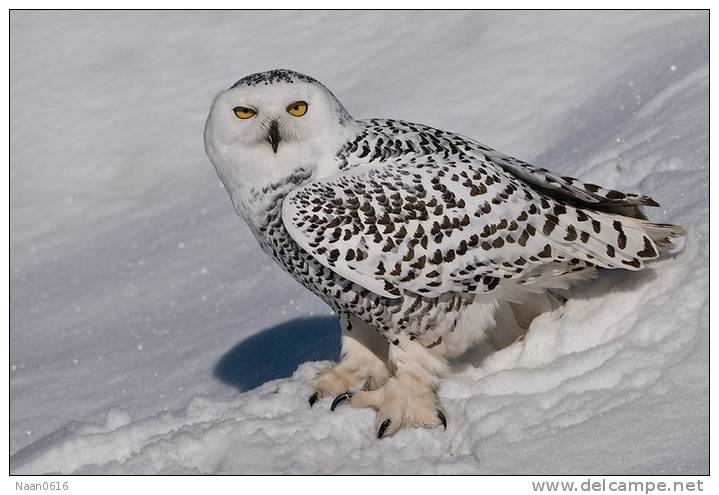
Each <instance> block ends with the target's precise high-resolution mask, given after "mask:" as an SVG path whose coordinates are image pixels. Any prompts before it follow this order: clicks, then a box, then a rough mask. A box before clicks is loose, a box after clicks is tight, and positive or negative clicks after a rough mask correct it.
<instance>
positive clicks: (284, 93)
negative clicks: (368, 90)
mask: <svg viewBox="0 0 719 495" xmlns="http://www.w3.org/2000/svg"><path fill="white" fill-rule="evenodd" d="M277 72H278V71H270V72H267V73H260V74H253V75H252V76H248V77H246V78H244V79H241V80H240V81H239V82H238V83H237V84H235V85H234V86H233V87H231V88H230V89H228V90H226V91H223V92H222V93H220V94H219V95H218V96H217V97H216V98H215V101H214V103H213V105H212V109H211V110H210V114H209V116H208V118H207V123H206V125H205V149H206V151H207V154H208V156H209V157H210V160H211V161H212V162H213V164H214V165H215V168H216V169H217V172H218V175H219V176H220V178H221V179H222V181H223V183H224V184H225V187H226V188H227V189H228V191H230V193H231V194H232V192H231V191H232V190H233V189H236V188H240V187H247V186H251V187H257V186H261V185H263V184H267V183H272V182H276V181H278V180H281V179H282V178H283V177H287V176H288V175H290V174H292V173H294V172H296V171H297V170H298V169H302V168H309V169H313V168H316V167H317V166H319V165H320V161H321V158H322V157H324V155H325V154H327V152H329V151H330V150H332V149H334V150H336V149H337V146H338V145H339V142H340V140H341V139H343V138H344V137H345V136H346V135H347V130H348V129H349V128H352V124H353V122H354V121H353V120H352V118H351V117H350V116H349V115H348V114H347V112H346V111H345V110H344V108H343V107H342V105H341V104H340V103H339V101H338V100H337V99H336V98H335V97H334V95H332V93H331V92H330V91H329V90H327V89H326V88H325V87H324V86H323V85H322V84H320V83H318V82H317V81H314V80H313V79H311V78H308V77H307V76H302V75H301V74H297V73H293V72H290V71H281V74H282V76H283V77H273V74H275V73H277ZM333 147H334V148H333Z"/></svg>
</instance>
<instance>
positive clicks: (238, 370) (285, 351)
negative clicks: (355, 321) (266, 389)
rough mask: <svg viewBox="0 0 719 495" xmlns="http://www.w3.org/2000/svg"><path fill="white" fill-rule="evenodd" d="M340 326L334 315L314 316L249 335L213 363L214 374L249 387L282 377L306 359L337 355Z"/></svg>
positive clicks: (236, 384) (311, 359)
mask: <svg viewBox="0 0 719 495" xmlns="http://www.w3.org/2000/svg"><path fill="white" fill-rule="evenodd" d="M339 353H340V328H339V321H338V319H337V317H335V316H313V317H307V318H297V319H294V320H290V321H286V322H284V323H280V324H279V325H275V326H273V327H270V328H267V329H265V330H262V331H260V332H259V333H257V334H255V335H253V336H251V337H248V338H247V339H245V340H243V341H242V342H240V343H239V344H237V345H236V346H235V347H233V348H232V349H230V350H229V351H228V352H227V353H226V354H225V355H224V356H222V357H221V358H220V360H219V361H218V362H217V364H216V365H215V369H214V375H215V378H217V379H219V380H221V381H223V382H224V383H227V384H229V385H233V386H235V387H237V388H238V389H239V390H240V391H243V392H244V391H247V390H252V389H253V388H256V387H259V386H260V385H262V384H263V383H265V382H268V381H270V380H274V379H276V378H285V377H288V376H290V375H292V373H294V371H295V370H296V369H297V367H298V366H299V365H300V364H302V363H304V362H307V361H322V360H332V361H336V360H338V359H339Z"/></svg>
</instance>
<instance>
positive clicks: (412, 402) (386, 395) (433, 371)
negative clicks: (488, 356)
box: [333, 336, 449, 438]
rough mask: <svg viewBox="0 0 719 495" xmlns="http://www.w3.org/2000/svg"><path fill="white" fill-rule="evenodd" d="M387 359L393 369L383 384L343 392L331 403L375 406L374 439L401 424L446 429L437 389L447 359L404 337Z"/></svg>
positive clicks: (399, 426)
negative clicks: (358, 390)
mask: <svg viewBox="0 0 719 495" xmlns="http://www.w3.org/2000/svg"><path fill="white" fill-rule="evenodd" d="M389 362H390V365H391V366H392V367H393V368H394V370H395V372H394V376H392V377H391V378H390V379H389V380H388V381H387V383H386V384H385V385H384V386H382V387H381V388H378V389H376V390H365V391H360V392H356V393H354V394H352V393H347V394H343V395H341V396H339V397H338V398H337V399H335V404H333V405H334V406H336V405H337V404H339V403H342V402H345V401H349V404H350V405H351V406H353V407H371V408H373V409H375V410H376V411H377V416H376V417H375V424H374V426H375V431H376V432H377V438H383V437H386V436H389V435H392V434H394V433H396V432H397V431H398V430H399V429H400V428H404V427H418V426H423V427H432V426H439V425H443V426H444V427H445V429H446V428H447V419H446V416H445V414H444V412H443V411H442V406H441V404H440V401H439V397H438V396H437V391H438V389H439V379H440V377H442V376H444V375H446V374H447V372H448V371H449V368H448V365H447V362H446V361H445V360H443V359H442V358H440V357H438V356H435V355H433V354H431V353H430V352H429V351H428V350H427V349H425V348H424V347H422V346H421V345H420V344H418V343H417V342H416V341H410V340H409V339H408V338H406V337H404V336H401V337H400V339H399V342H398V343H397V344H396V345H391V346H390V349H389Z"/></svg>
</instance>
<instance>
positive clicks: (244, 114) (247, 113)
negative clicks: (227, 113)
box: [233, 107, 257, 119]
mask: <svg viewBox="0 0 719 495" xmlns="http://www.w3.org/2000/svg"><path fill="white" fill-rule="evenodd" d="M233 110H234V112H235V115H237V117H238V118H240V119H249V118H250V117H254V116H255V115H257V112H256V111H254V110H252V109H251V108H247V107H235V108H233Z"/></svg>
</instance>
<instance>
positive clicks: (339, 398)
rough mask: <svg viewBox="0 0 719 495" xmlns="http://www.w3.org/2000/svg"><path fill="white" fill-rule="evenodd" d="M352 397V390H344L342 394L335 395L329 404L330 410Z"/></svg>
mask: <svg viewBox="0 0 719 495" xmlns="http://www.w3.org/2000/svg"><path fill="white" fill-rule="evenodd" d="M351 398H352V392H345V393H343V394H340V395H338V396H337V397H335V400H333V401H332V405H331V406H330V411H334V410H335V408H337V406H339V405H340V404H342V403H343V402H346V401H348V400H350V399H351Z"/></svg>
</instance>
